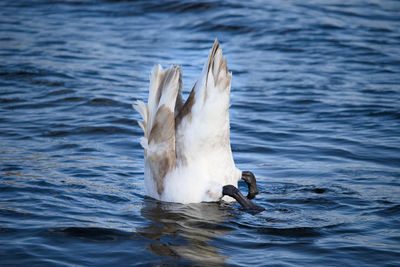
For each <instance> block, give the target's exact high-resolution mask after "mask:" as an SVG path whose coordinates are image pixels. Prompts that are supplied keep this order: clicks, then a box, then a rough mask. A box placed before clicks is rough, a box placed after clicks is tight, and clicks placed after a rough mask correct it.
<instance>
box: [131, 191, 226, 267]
mask: <svg viewBox="0 0 400 267" xmlns="http://www.w3.org/2000/svg"><path fill="white" fill-rule="evenodd" d="M141 214H142V216H143V217H145V218H146V219H148V220H150V224H149V225H147V226H145V227H142V228H140V229H139V230H138V232H139V233H140V234H141V235H142V236H143V237H145V238H148V239H150V240H151V241H150V242H149V243H148V244H147V249H148V250H150V251H151V252H152V253H154V254H156V255H159V256H172V257H177V258H183V259H187V260H190V261H192V262H194V263H202V264H214V265H221V264H223V263H224V260H225V258H226V257H222V256H221V255H219V253H218V249H217V247H215V246H213V244H212V242H211V241H212V240H213V239H215V238H217V237H219V236H223V235H225V234H227V233H229V232H231V231H233V229H232V228H230V227H228V226H226V225H223V222H226V221H227V219H228V218H229V217H230V216H232V214H231V213H230V212H229V210H227V209H226V208H224V207H223V206H221V205H220V204H218V203H198V204H189V205H182V204H176V203H166V202H160V201H156V200H154V199H151V198H145V199H144V201H143V208H142V209H141Z"/></svg>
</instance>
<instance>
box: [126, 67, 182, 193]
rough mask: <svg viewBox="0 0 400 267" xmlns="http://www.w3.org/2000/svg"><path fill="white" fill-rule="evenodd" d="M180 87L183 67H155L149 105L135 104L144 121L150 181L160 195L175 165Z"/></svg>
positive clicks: (144, 140) (142, 140)
mask: <svg viewBox="0 0 400 267" xmlns="http://www.w3.org/2000/svg"><path fill="white" fill-rule="evenodd" d="M181 84H182V70H181V68H180V67H177V66H171V67H169V68H167V69H166V70H163V69H162V68H161V66H160V65H158V66H154V68H153V70H152V73H151V75H150V87H149V99H148V102H147V105H146V104H144V103H143V102H140V101H139V102H137V103H136V105H134V108H135V109H136V110H137V111H138V112H139V113H140V114H141V115H142V118H143V122H142V123H139V125H140V126H141V127H142V128H143V131H144V137H143V138H142V139H141V144H142V146H143V148H144V150H145V160H146V165H147V166H148V170H149V178H148V179H152V180H153V182H154V184H155V186H154V189H156V191H157V193H158V195H161V194H162V192H163V188H164V184H163V180H164V178H165V175H166V174H167V173H168V172H169V171H170V170H171V169H173V168H174V167H175V165H176V154H175V116H174V110H175V104H176V102H177V95H178V93H179V91H180V88H181ZM146 168H147V167H146ZM146 178H147V177H146ZM148 189H149V188H148ZM150 195H152V196H154V193H152V192H150Z"/></svg>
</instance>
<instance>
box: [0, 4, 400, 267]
mask: <svg viewBox="0 0 400 267" xmlns="http://www.w3.org/2000/svg"><path fill="white" fill-rule="evenodd" d="M215 38H218V40H219V41H220V42H221V45H222V48H223V51H224V55H225V56H226V57H227V59H228V66H229V68H230V70H231V71H232V72H233V81H232V90H231V91H232V92H231V102H232V106H231V109H230V113H231V144H232V149H233V154H234V158H235V161H236V164H237V165H238V167H239V168H241V169H242V170H250V171H253V172H254V173H255V175H256V176H257V179H258V185H259V190H260V194H259V195H258V196H257V197H256V199H255V203H256V204H257V205H261V206H263V207H265V208H266V211H264V212H262V213H259V214H250V213H247V212H246V211H244V210H242V209H241V208H240V206H239V204H237V203H233V204H226V203H225V204H224V203H199V204H193V205H181V204H173V203H162V202H158V201H155V200H153V199H150V198H147V197H146V196H145V191H144V184H143V151H142V149H141V147H140V145H139V138H140V136H141V135H142V132H141V130H140V128H139V126H138V125H137V120H139V115H138V114H137V113H136V112H135V111H134V110H133V109H132V108H131V104H132V103H133V102H134V101H135V100H137V99H147V88H148V76H149V73H150V70H151V67H152V66H153V65H154V64H157V63H161V64H162V65H163V66H167V65H169V64H179V65H182V68H183V75H184V78H183V83H184V87H185V91H184V96H185V97H186V96H187V95H188V92H189V90H190V89H191V87H192V86H193V84H194V82H195V80H196V79H197V77H198V75H199V73H200V71H201V68H202V65H203V64H204V62H205V60H206V57H207V55H208V50H209V49H210V48H211V46H212V44H213V41H214V39H215ZM399 179H400V2H399V1H391V0H385V1H374V0H367V1H344V0H343V1H339V0H334V1H250V2H246V1H201V2H195V1H193V2H192V1H166V2H164V3H158V2H156V1H100V0H96V1H95V0H93V1H89V0H88V1H79V0H77V1H72V0H71V1H67V0H64V1H63V0H59V1H48V0H40V1H39V0H38V1H33V0H32V1H22V0H21V1H19V0H18V1H11V0H3V1H0V265H1V266H13V265H23V266H32V265H40V266H44V265H46V266H47V265H50V266H52V265H53V266H72V265H73V266H75V265H81V266H101V265H112V264H114V265H115V266H127V265H133V266H137V265H154V266H158V265H191V266H192V265H196V266H221V265H225V264H226V265H233V266H399V265H400V180H399ZM240 189H241V190H243V191H244V192H245V191H246V187H245V185H241V186H240Z"/></svg>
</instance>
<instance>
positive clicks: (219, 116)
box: [175, 41, 232, 165]
mask: <svg viewBox="0 0 400 267" xmlns="http://www.w3.org/2000/svg"><path fill="white" fill-rule="evenodd" d="M231 80H232V74H231V73H230V72H229V70H228V68H227V64H226V59H223V58H222V49H221V48H220V45H219V43H218V41H215V42H214V45H213V47H212V49H211V50H210V53H209V56H208V60H207V62H206V64H205V65H204V67H203V70H202V74H201V76H200V78H199V79H198V81H197V82H196V84H195V86H194V87H193V89H192V91H191V93H190V95H189V97H188V99H187V100H186V102H185V104H184V105H183V107H182V109H181V110H180V111H179V113H178V115H177V116H176V119H175V128H176V153H177V160H178V162H180V163H181V164H184V165H185V164H187V163H188V161H191V160H196V159H197V158H198V157H201V156H205V155H202V154H201V153H214V151H216V150H218V149H219V148H221V149H223V150H225V151H226V152H227V153H230V154H231V149H230V142H229V111H228V109H229V105H230V87H231Z"/></svg>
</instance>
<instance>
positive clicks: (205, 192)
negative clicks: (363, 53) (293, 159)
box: [135, 41, 241, 203]
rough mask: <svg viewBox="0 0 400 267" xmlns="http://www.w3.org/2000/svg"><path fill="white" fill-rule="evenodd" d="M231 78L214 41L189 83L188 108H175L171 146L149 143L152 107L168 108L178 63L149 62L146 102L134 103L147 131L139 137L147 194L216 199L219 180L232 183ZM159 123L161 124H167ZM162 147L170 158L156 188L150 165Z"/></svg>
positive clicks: (237, 174) (176, 86)
mask: <svg viewBox="0 0 400 267" xmlns="http://www.w3.org/2000/svg"><path fill="white" fill-rule="evenodd" d="M231 79H232V74H231V73H230V72H229V71H228V68H227V66H226V60H224V59H223V58H222V50H221V48H220V47H219V44H218V42H217V41H216V42H215V43H214V46H213V48H212V49H211V50H210V54H209V57H208V61H207V62H206V64H205V65H204V67H203V70H202V73H201V76H200V77H199V79H198V81H197V83H196V85H195V87H194V88H193V90H194V92H193V93H194V103H192V106H191V107H190V110H189V112H188V113H187V114H184V115H182V114H175V117H177V118H178V117H180V118H179V120H178V119H176V120H175V122H176V123H177V125H174V126H175V127H174V129H175V130H174V131H173V136H171V138H173V140H174V147H173V148H171V146H170V144H171V143H158V144H153V143H152V144H150V145H149V143H148V142H149V140H148V138H149V135H150V131H151V129H152V127H153V124H155V121H157V118H156V116H158V115H157V111H158V110H159V109H160V108H161V106H163V105H164V106H166V107H167V108H168V110H170V111H172V112H174V109H175V103H176V99H177V96H179V94H180V84H181V70H180V68H178V67H169V68H168V69H166V70H163V69H162V67H161V66H160V65H156V66H154V67H153V70H152V73H151V75H150V87H149V99H148V103H147V106H146V105H145V104H144V103H143V102H141V101H138V102H137V103H136V105H135V109H136V110H137V111H138V112H139V113H140V114H141V116H142V118H143V121H144V123H143V124H142V123H140V124H139V125H140V126H141V127H142V128H143V130H144V132H145V137H147V138H145V137H143V138H142V139H141V145H142V146H143V148H144V149H145V160H146V166H145V184H146V189H147V194H148V195H150V196H151V197H154V198H157V199H160V200H164V201H170V202H180V203H193V202H201V201H218V200H219V199H220V198H221V197H222V187H223V186H224V185H228V184H232V185H234V186H237V182H238V180H239V179H240V178H241V171H240V170H239V169H237V168H236V166H235V163H234V160H233V157H232V151H231V146H230V140H229V136H230V125H229V111H228V110H229V105H230V86H231ZM188 101H189V100H188ZM189 104H190V103H186V104H185V105H189ZM184 108H185V106H184V107H183V109H184ZM183 109H182V110H183ZM180 115H182V116H180ZM163 127H166V128H165V129H167V127H168V126H167V125H165V126H163ZM169 130H170V129H169ZM168 149H169V150H168ZM172 150H173V151H172ZM164 152H173V153H174V155H176V157H175V160H176V162H174V165H173V168H171V169H169V170H168V172H167V173H166V175H165V176H164V177H162V190H161V191H160V189H159V187H157V186H159V181H158V180H157V179H159V178H160V177H154V170H156V169H157V168H160V167H162V166H163V164H164V161H163V160H164V159H163V158H162V156H161V155H163V153H164ZM175 152H176V154H175ZM155 158H156V160H154V159H155ZM157 160H158V161H157ZM168 166H170V165H168ZM157 170H158V169H157ZM225 198H227V199H229V200H232V199H231V198H229V197H225Z"/></svg>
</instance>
